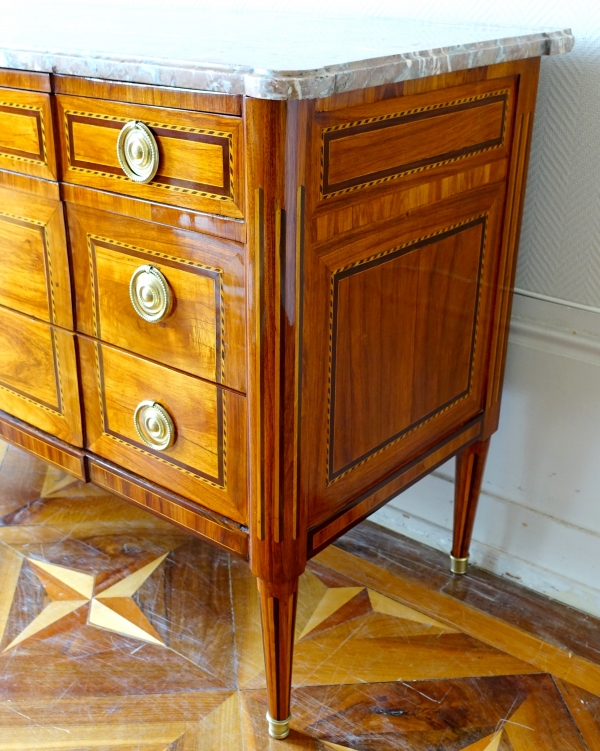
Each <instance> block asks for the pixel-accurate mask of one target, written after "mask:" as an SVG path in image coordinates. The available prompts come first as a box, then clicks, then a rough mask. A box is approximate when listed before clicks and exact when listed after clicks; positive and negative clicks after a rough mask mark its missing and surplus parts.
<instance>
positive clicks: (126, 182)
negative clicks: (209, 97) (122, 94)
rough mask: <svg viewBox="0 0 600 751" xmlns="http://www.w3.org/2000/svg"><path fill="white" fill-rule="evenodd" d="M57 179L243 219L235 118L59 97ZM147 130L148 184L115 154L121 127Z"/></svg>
mask: <svg viewBox="0 0 600 751" xmlns="http://www.w3.org/2000/svg"><path fill="white" fill-rule="evenodd" d="M57 100H58V111H59V129H60V141H61V151H62V157H63V161H62V164H63V180H65V181H66V182H72V183H78V184H80V185H88V186H91V187H94V188H100V189H101V190H109V191H112V192H118V193H125V194H126V195H129V196H133V197H135V198H144V199H147V200H151V201H158V202H159V203H167V204H172V205H175V206H183V207H186V208H190V209H194V210H197V211H207V212H210V213H213V214H222V215H224V216H229V217H237V218H239V217H242V216H243V215H244V202H243V179H242V176H243V174H244V173H243V165H242V159H243V156H242V146H241V138H240V135H241V132H240V127H241V119H240V118H237V117H227V116H225V115H212V114H211V115H209V114H200V113H197V112H188V111H184V110H173V109H167V108H164V107H147V106H144V105H136V104H124V103H120V102H111V101H105V100H95V99H90V98H88V97H73V96H65V95H61V94H59V95H58V96H57ZM132 121H139V122H141V123H143V124H144V125H145V126H147V127H148V128H149V129H150V131H151V133H152V135H153V136H154V139H155V141H156V145H157V147H158V169H157V171H156V174H155V175H154V177H153V178H152V179H151V181H150V182H148V183H140V182H135V181H134V180H132V179H130V178H129V177H127V175H126V174H125V172H124V171H123V169H122V167H121V164H120V162H119V158H118V156H117V140H118V138H119V134H120V132H121V130H122V128H123V127H124V126H125V125H127V123H130V122H132Z"/></svg>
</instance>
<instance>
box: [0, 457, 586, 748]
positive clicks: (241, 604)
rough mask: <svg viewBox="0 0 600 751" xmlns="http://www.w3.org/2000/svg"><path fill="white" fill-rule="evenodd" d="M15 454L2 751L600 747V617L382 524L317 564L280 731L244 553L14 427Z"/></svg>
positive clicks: (4, 479)
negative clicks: (269, 728) (467, 575)
mask: <svg viewBox="0 0 600 751" xmlns="http://www.w3.org/2000/svg"><path fill="white" fill-rule="evenodd" d="M0 463H1V466H0V751H7V750H8V749H14V750H15V751H33V750H34V749H35V750H36V751H46V750H50V749H53V751H66V750H67V749H69V750H70V751H92V750H93V751H117V750H118V751H264V750H265V749H266V750H269V749H271V750H273V751H274V750H275V749H279V751H283V749H288V750H289V751H292V750H293V751H296V750H299V749H303V750H314V751H330V750H331V749H338V750H342V751H343V750H344V749H347V750H354V751H392V750H394V751H395V750H397V749H411V750H414V751H459V749H461V750H465V751H466V750H467V749H468V750H469V751H484V750H487V751H546V750H547V751H554V750H556V751H571V750H573V751H584V750H585V749H588V751H594V750H598V749H600V698H598V697H599V696H600V629H598V625H599V624H598V622H597V621H595V619H591V618H590V617H587V616H582V615H581V614H577V613H576V612H575V611H570V612H569V613H567V614H566V615H565V614H564V610H565V609H562V610H560V612H559V611H558V610H556V608H557V606H555V605H554V606H553V605H551V604H550V603H549V601H548V604H544V602H545V601H544V600H543V599H541V598H538V599H536V598H535V597H534V598H533V599H532V597H531V596H529V595H523V596H521V595H520V594H519V591H518V588H514V591H513V590H510V588H509V590H510V591H509V590H507V589H506V587H505V585H503V584H500V585H498V586H499V587H500V588H499V589H494V587H495V586H496V585H495V584H494V582H493V581H492V580H491V579H489V578H488V579H486V578H485V576H483V578H482V577H481V576H480V575H478V574H475V576H474V578H472V582H473V583H468V582H467V583H466V584H465V583H464V582H465V581H466V580H461V581H460V582H458V583H457V582H456V580H452V579H451V577H448V576H447V575H446V574H445V573H444V572H445V568H443V567H445V557H444V561H443V567H442V562H441V559H440V560H439V561H437V559H436V560H433V559H432V560H433V562H432V563H430V564H428V562H427V560H425V558H426V557H427V555H433V556H436V555H438V554H435V553H425V552H420V551H418V550H416V549H415V547H414V543H406V545H407V547H403V542H402V540H401V538H397V537H395V536H391V535H389V534H387V533H385V532H383V531H382V530H380V531H376V530H375V528H370V529H367V528H359V529H362V530H363V531H361V532H357V533H356V534H354V533H352V534H353V535H354V536H352V535H350V536H348V537H347V538H344V540H343V541H342V542H341V543H340V546H338V547H335V548H330V549H329V550H327V551H325V552H324V553H322V554H321V555H320V556H318V558H317V559H315V561H313V562H312V563H311V564H310V566H309V570H308V571H307V572H306V574H305V575H304V577H303V579H302V582H301V589H300V598H299V612H298V625H297V633H296V637H297V644H296V653H295V663H294V686H295V689H294V694H293V699H294V704H293V713H294V719H293V724H292V727H293V730H292V732H291V734H290V737H289V738H288V740H287V741H283V742H282V741H272V740H270V739H269V738H268V736H267V733H266V723H265V721H264V714H265V710H266V705H265V691H264V685H265V681H264V665H263V658H262V647H261V640H260V639H261V637H260V626H259V616H258V602H257V596H256V586H255V583H254V580H253V578H252V577H251V575H250V574H249V573H248V569H247V566H246V565H245V564H244V563H241V562H239V561H236V560H234V559H231V558H229V556H227V555H226V554H225V553H222V552H220V551H218V550H216V549H213V548H211V547H210V546H208V545H206V544H204V543H202V542H199V541H197V540H195V539H193V538H192V537H190V536H188V535H186V534H185V533H183V532H180V531H179V530H177V529H176V528H174V527H172V526H170V525H168V524H166V523H164V522H162V521H160V520H157V519H155V518H154V517H152V516H150V515H149V514H147V513H145V512H143V511H141V510H138V509H136V508H134V507H133V506H130V505H128V504H126V503H125V502H123V501H121V500H119V499H117V498H115V497H114V496H110V495H108V494H106V493H105V492H102V491H99V490H96V489H94V488H92V487H89V486H84V485H82V484H81V483H78V482H76V481H73V480H72V479H71V478H69V477H67V476H66V475H63V474H61V473H60V472H59V471H57V470H55V469H53V468H50V467H48V466H46V465H44V464H42V463H41V462H39V461H38V460H36V459H33V458H31V457H29V456H28V455H26V454H24V453H22V452H20V451H18V450H17V449H14V448H7V447H6V445H5V444H2V443H0ZM411 546H412V547H411ZM423 557H424V558H423ZM478 577H479V578H478ZM488 577H489V575H488ZM486 587H487V589H486ZM503 587H504V589H503ZM486 592H487V594H486ZM492 592H495V593H496V594H495V595H492V594H490V593H492ZM519 598H521V599H519ZM486 600H489V602H487V603H486ZM499 602H504V603H505V604H504V605H503V610H504V612H505V613H508V614H509V615H510V617H507V618H504V619H503V618H502V617H501V615H502V614H500V615H499V614H498V613H496V612H494V607H498V603H499ZM506 603H507V604H506ZM558 607H562V606H558ZM553 608H554V609H555V611H556V615H555V616H553V615H552V613H553V612H554V611H553ZM566 610H568V609H566ZM536 619H537V622H538V624H539V628H537V627H536V625H535V624H536ZM561 619H563V620H565V623H566V624H567V625H566V626H565V627H564V628H562V631H561V630H560V629H559V628H558V626H557V624H559V625H560V623H562V620H561ZM544 623H545V624H546V625H545V626H544ZM569 624H571V625H570V626H569ZM573 624H575V627H573ZM586 629H587V631H586ZM540 632H543V633H542V635H540ZM546 632H547V633H546ZM566 632H569V633H566ZM569 640H570V641H569ZM580 647H581V648H580ZM595 650H598V651H597V654H598V656H599V659H597V660H595V659H594V655H595V654H596V651H595Z"/></svg>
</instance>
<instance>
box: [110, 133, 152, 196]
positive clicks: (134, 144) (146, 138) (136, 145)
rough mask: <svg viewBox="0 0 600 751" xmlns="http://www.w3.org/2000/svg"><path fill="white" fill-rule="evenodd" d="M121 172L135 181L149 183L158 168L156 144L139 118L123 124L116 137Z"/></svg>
mask: <svg viewBox="0 0 600 751" xmlns="http://www.w3.org/2000/svg"><path fill="white" fill-rule="evenodd" d="M117 158H118V159H119V164H120V165H121V168H122V169H123V172H124V173H125V174H126V175H127V177H128V178H129V179H130V180H133V181H134V182H136V183H149V182H150V181H151V180H152V178H153V177H154V175H156V171H157V170H158V146H157V145H156V140H155V138H154V135H153V134H152V131H151V130H150V128H148V126H147V125H144V123H141V122H139V120H132V121H131V122H129V123H127V125H124V126H123V128H121V132H120V133H119V138H118V139H117Z"/></svg>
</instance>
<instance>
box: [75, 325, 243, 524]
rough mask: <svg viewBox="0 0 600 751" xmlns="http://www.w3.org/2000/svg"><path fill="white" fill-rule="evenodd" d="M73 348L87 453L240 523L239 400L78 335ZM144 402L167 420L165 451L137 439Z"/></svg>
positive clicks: (145, 409) (144, 415)
mask: <svg viewBox="0 0 600 751" xmlns="http://www.w3.org/2000/svg"><path fill="white" fill-rule="evenodd" d="M79 349H80V357H81V374H82V376H81V377H82V383H83V393H84V405H85V415H86V431H87V447H88V448H89V450H90V451H92V452H93V453H95V454H98V455H99V456H102V457H104V458H105V459H109V460H110V461H113V462H115V464H118V465H120V466H122V467H125V468H126V469H129V470H131V471H132V472H135V473H136V474H139V475H141V476H142V477H145V478H147V479H149V480H151V481H153V482H156V483H158V484H159V485H163V486H164V487H167V488H169V490H171V491H173V492H175V493H179V494H180V495H182V496H184V497H186V498H189V499H190V500H192V501H195V502H197V503H199V504H200V505H202V506H205V507H207V508H209V509H211V510H212V511H216V512H217V513H221V514H224V515H225V516H227V517H229V518H230V519H234V520H235V521H238V522H241V523H244V522H245V521H246V519H247V512H246V503H247V501H246V399H245V397H244V396H241V395H239V394H236V393H234V392H230V391H226V390H225V389H222V388H220V387H218V386H216V385H214V384H210V383H206V382H205V381H201V380H199V379H197V378H194V377H192V376H188V375H184V374H183V373H179V372H177V371H174V370H170V369H169V368H166V367H164V366H162V365H157V364H156V363H153V362H149V361H148V360H144V359H142V358H140V357H137V356H135V355H131V354H128V353H126V352H123V351H121V350H118V349H115V348H114V347H109V346H108V345H105V344H100V343H99V342H96V341H93V340H91V339H87V338H84V337H79ZM142 403H146V406H141V407H140V405H142ZM148 404H150V405H152V404H157V405H159V406H160V408H161V409H162V410H165V411H166V413H167V414H168V416H169V417H170V420H171V421H172V429H173V436H174V442H173V444H172V445H171V446H170V447H167V448H162V449H159V448H155V447H153V446H150V445H147V444H146V443H145V442H144V440H143V438H142V436H141V435H140V434H139V433H138V430H137V429H136V423H135V415H136V409H137V408H138V407H140V412H139V413H138V417H139V420H140V421H141V426H142V429H143V426H144V425H145V424H146V423H145V420H147V419H150V418H149V417H148ZM157 419H158V420H159V425H161V426H162V427H163V428H164V429H165V430H167V429H166V427H165V425H166V424H167V423H168V421H167V423H165V422H164V420H163V418H157ZM138 425H140V423H138ZM167 432H168V430H167Z"/></svg>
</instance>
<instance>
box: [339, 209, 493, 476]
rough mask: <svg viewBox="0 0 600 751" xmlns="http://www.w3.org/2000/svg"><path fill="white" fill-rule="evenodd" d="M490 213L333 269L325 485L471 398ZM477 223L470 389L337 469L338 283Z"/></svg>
mask: <svg viewBox="0 0 600 751" xmlns="http://www.w3.org/2000/svg"><path fill="white" fill-rule="evenodd" d="M488 216H489V215H488V213H487V212H485V213H482V214H479V215H477V216H475V217H471V218H470V219H466V220H464V221H462V222H458V223H457V224H453V225H451V226H449V227H444V228H443V229H440V230H437V231H436V232H434V233H432V234H430V235H424V236H423V237H420V238H418V239H416V240H411V241H409V242H407V243H403V244H402V245H397V246H395V247H394V248H390V249H389V250H385V251H382V252H380V253H375V254H373V255H371V256H368V257H367V258H362V259H361V260H359V261H355V262H354V263H350V264H347V265H345V266H342V267H340V268H339V269H336V270H334V271H333V272H332V274H331V281H330V299H329V364H328V369H327V450H326V463H327V468H326V478H327V480H326V484H327V486H329V485H332V484H333V483H334V482H337V481H338V480H340V479H341V478H342V477H345V476H346V475H347V474H349V473H350V472H352V471H353V470H355V469H357V468H358V467H360V466H362V465H363V464H365V463H366V462H368V461H370V460H371V459H373V458H374V457H376V456H378V455H379V454H381V453H382V452H383V451H386V450H387V449H388V448H390V446H393V445H394V444H396V443H398V442H399V441H401V440H403V439H404V438H406V437H407V436H408V435H410V434H411V433H414V431H415V430H419V429H420V428H422V427H423V425H426V424H427V423H429V422H431V420H433V419H435V418H436V417H438V416H439V415H441V414H443V413H444V412H447V411H448V410H449V409H452V408H453V407H454V406H456V405H457V404H458V403H459V402H461V401H463V400H464V399H466V398H468V397H469V396H470V395H471V386H472V381H473V371H474V367H475V360H476V351H477V342H478V333H479V319H480V310H481V292H482V284H481V280H482V278H483V271H484V265H485V256H486V248H487V229H488ZM478 224H479V225H481V227H482V233H481V247H480V254H479V273H478V277H477V296H476V303H475V318H474V330H473V342H472V346H471V367H470V372H469V385H468V387H467V390H466V391H465V392H463V393H461V394H460V395H458V396H457V397H456V398H454V399H452V401H450V402H448V403H447V404H443V405H441V406H440V407H439V408H438V409H437V410H435V411H434V412H433V413H432V414H430V415H428V416H427V417H425V418H424V419H421V420H418V421H417V422H415V423H412V424H411V425H408V426H407V427H406V428H404V429H403V430H401V431H400V432H398V433H397V434H396V435H393V436H391V437H390V438H389V439H388V440H387V441H385V442H384V443H383V444H380V445H378V446H375V447H374V448H373V449H372V450H371V451H369V452H367V453H366V454H363V455H362V456H360V457H358V458H357V459H355V460H354V461H353V462H351V463H350V464H347V465H346V466H344V467H341V468H340V469H338V470H334V467H333V443H334V420H335V371H336V352H335V346H334V342H335V334H334V332H335V330H336V326H337V288H338V283H339V281H340V279H342V278H345V277H348V276H351V275H352V274H354V273H358V272H360V271H364V270H365V266H367V265H369V264H370V265H375V264H378V263H386V262H387V261H391V260H394V259H395V258H397V257H399V256H401V255H404V254H406V253H411V252H412V251H415V250H419V249H420V248H422V247H424V246H426V245H430V244H432V243H436V242H439V241H440V240H443V239H444V238H445V237H449V236H451V235H454V234H458V233H459V232H463V231H464V230H466V229H470V228H471V227H475V226H477V225H478Z"/></svg>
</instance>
